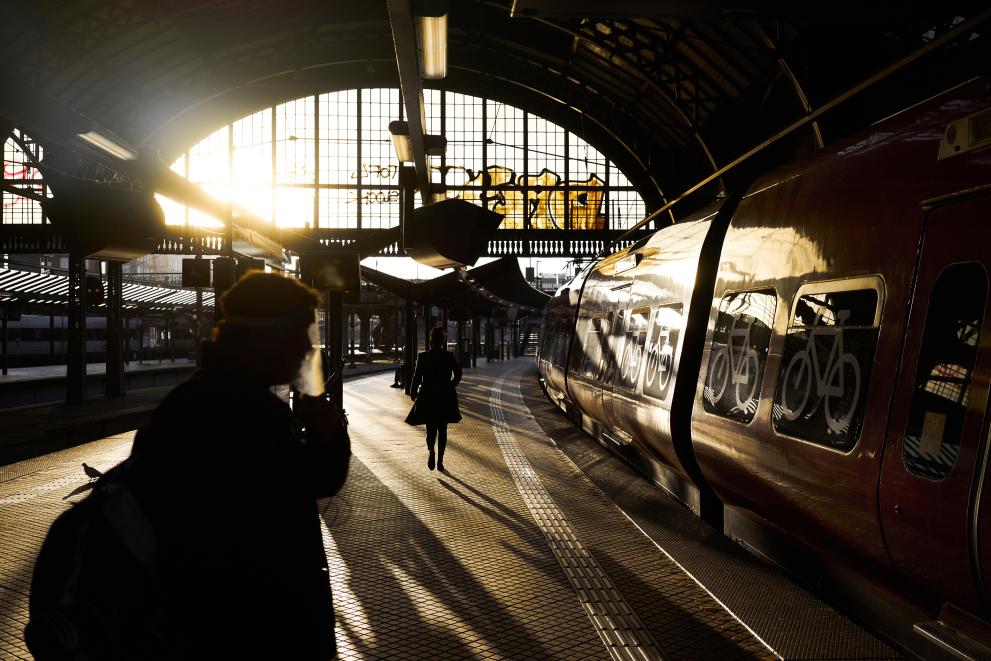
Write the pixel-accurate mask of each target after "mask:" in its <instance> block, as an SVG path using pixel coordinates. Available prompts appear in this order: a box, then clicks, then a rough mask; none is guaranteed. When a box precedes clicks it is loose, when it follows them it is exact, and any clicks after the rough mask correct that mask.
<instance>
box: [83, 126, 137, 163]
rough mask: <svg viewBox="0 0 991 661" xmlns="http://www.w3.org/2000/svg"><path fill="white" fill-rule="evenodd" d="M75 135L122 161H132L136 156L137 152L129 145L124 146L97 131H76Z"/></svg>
mask: <svg viewBox="0 0 991 661" xmlns="http://www.w3.org/2000/svg"><path fill="white" fill-rule="evenodd" d="M77 135H78V136H79V138H80V139H81V140H83V141H85V142H88V143H89V144H90V145H92V146H94V147H96V148H97V149H99V150H100V151H102V152H103V153H105V154H110V155H111V156H114V157H116V158H119V159H120V160H122V161H133V160H135V159H137V158H138V152H136V151H134V150H133V149H131V148H130V147H125V146H124V145H122V144H121V143H119V142H117V141H116V140H114V139H113V138H111V137H110V136H107V135H104V134H102V133H100V132H99V131H87V132H86V133H78V134H77Z"/></svg>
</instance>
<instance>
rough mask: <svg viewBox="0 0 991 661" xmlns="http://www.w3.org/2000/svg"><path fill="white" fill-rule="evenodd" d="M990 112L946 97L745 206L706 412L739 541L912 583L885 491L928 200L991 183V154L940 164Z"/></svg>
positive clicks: (730, 247) (718, 479) (804, 166)
mask: <svg viewBox="0 0 991 661" xmlns="http://www.w3.org/2000/svg"><path fill="white" fill-rule="evenodd" d="M973 91H974V92H976V91H977V90H976V89H975V90H973ZM986 106H987V102H986V101H985V100H982V99H981V98H980V95H979V94H976V93H975V94H973V95H972V96H971V97H970V98H969V99H965V100H961V98H960V97H959V96H955V97H952V98H951V99H947V100H944V101H940V100H936V101H934V102H931V103H930V104H928V105H927V106H924V107H922V108H920V109H916V110H914V111H913V112H910V113H906V114H904V115H902V116H896V117H894V118H892V119H890V120H888V121H887V122H884V123H882V124H879V125H878V126H876V127H875V128H874V129H873V130H872V131H871V132H870V133H869V134H867V135H863V136H859V137H858V138H854V139H852V140H848V141H845V142H844V143H841V144H840V145H838V146H837V147H835V148H831V149H830V150H828V151H827V152H824V153H822V154H819V155H817V156H815V157H812V158H810V159H808V160H807V161H806V162H804V163H800V164H798V165H797V166H795V167H792V168H788V169H783V170H780V171H778V172H775V173H772V174H770V175H768V176H766V177H765V178H763V179H762V180H759V181H758V182H756V183H755V184H754V185H753V186H752V187H751V191H752V192H751V193H750V194H748V195H747V196H745V197H744V199H743V200H742V201H741V203H740V205H739V208H738V209H737V211H736V213H735V214H734V215H733V218H732V222H731V224H730V227H729V230H728V232H727V235H726V240H725V243H724V247H723V251H722V255H721V257H720V264H719V276H718V281H717V284H716V288H715V292H714V295H713V298H712V303H711V312H710V317H709V327H708V331H707V340H706V348H705V353H704V356H703V362H702V370H701V374H700V379H699V383H698V388H697V393H696V399H695V405H694V407H693V414H692V434H693V440H694V448H695V452H696V456H697V458H698V461H699V464H700V466H701V467H702V470H703V472H704V474H705V477H706V479H707V480H708V481H709V483H710V484H712V486H713V487H714V488H715V489H716V491H717V493H718V494H719V496H720V497H721V498H722V499H723V500H724V502H725V503H726V504H727V505H728V506H729V509H730V510H731V512H732V516H730V517H728V519H727V524H726V529H727V532H728V533H729V534H731V535H733V536H735V537H738V538H741V539H742V540H744V541H747V542H748V543H750V544H751V545H753V546H755V547H757V548H759V549H760V550H762V551H764V552H766V553H767V554H768V555H771V556H772V557H773V556H774V555H775V550H774V549H773V548H772V547H771V546H764V548H761V547H762V545H766V544H768V539H764V538H759V537H758V536H755V532H754V531H755V530H756V529H755V528H754V527H753V526H752V525H750V524H751V523H752V522H759V523H760V524H761V525H762V526H766V525H767V524H770V527H773V528H776V529H778V530H779V531H782V532H784V533H786V534H787V535H788V536H791V537H794V538H797V539H798V540H800V541H801V542H802V543H803V544H805V545H806V546H807V547H811V548H813V549H816V550H818V552H819V554H818V557H817V559H816V560H815V562H822V563H824V566H823V567H822V568H821V574H829V573H831V572H833V571H841V572H843V571H846V570H848V569H850V568H853V567H856V568H857V569H856V572H857V573H858V574H859V575H860V576H861V577H862V578H863V579H864V580H865V581H867V582H868V583H873V584H875V586H877V585H882V584H883V585H885V586H888V587H890V586H892V585H894V584H897V583H899V581H900V580H901V578H899V577H896V576H895V574H894V571H893V568H892V565H891V562H890V560H889V557H888V554H887V550H886V546H885V539H884V537H883V534H882V527H881V523H880V520H879V516H878V507H879V503H878V489H879V475H880V473H881V458H882V456H883V454H884V448H885V438H886V430H887V427H888V411H889V408H890V407H891V404H892V396H893V394H894V391H895V386H896V383H897V381H896V379H897V377H898V366H899V364H900V361H901V357H902V349H903V342H904V338H905V332H906V324H907V321H908V312H909V310H910V307H911V303H912V292H913V278H914V275H915V272H916V263H917V257H918V253H919V246H920V241H921V238H922V236H923V234H922V229H923V222H924V219H925V216H926V210H925V209H923V206H922V202H923V201H924V200H926V199H927V198H931V197H935V196H939V195H943V194H947V193H951V192H953V191H956V190H959V189H963V188H967V187H972V186H980V185H981V184H986V183H987V181H986V179H987V173H988V169H987V163H986V162H985V163H982V162H980V157H979V156H977V157H969V156H960V157H955V158H952V159H949V160H946V161H941V162H937V160H936V154H937V153H938V151H939V147H940V140H941V137H942V134H943V131H944V129H945V127H946V126H947V124H948V122H949V121H950V120H952V119H956V118H958V117H959V116H960V115H965V114H967V113H968V112H973V111H975V110H977V109H979V108H981V107H986ZM985 151H986V150H985ZM985 159H986V157H985ZM903 378H904V377H903ZM936 506H937V507H938V506H939V504H936ZM943 515H953V513H951V512H944V513H943ZM790 555H792V556H793V555H794V554H790ZM958 571H961V572H967V571H968V569H967V568H966V567H961V568H959V569H958Z"/></svg>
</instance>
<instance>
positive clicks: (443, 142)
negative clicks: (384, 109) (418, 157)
mask: <svg viewBox="0 0 991 661" xmlns="http://www.w3.org/2000/svg"><path fill="white" fill-rule="evenodd" d="M389 135H390V136H391V137H392V146H393V147H394V148H395V150H396V157H397V158H398V159H399V160H400V161H401V162H403V163H412V162H413V143H412V142H411V141H410V139H409V124H408V123H406V122H404V121H401V120H394V121H391V122H389ZM423 138H424V141H425V142H426V148H427V156H443V155H444V152H445V151H447V138H445V137H444V136H442V135H425V136H423Z"/></svg>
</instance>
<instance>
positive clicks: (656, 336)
mask: <svg viewBox="0 0 991 661" xmlns="http://www.w3.org/2000/svg"><path fill="white" fill-rule="evenodd" d="M670 317H671V318H670V319H669V320H668V321H667V322H663V323H662V322H661V321H660V314H658V321H657V322H656V323H655V324H654V329H653V332H652V333H651V338H650V346H649V347H648V348H647V352H646V354H647V355H646V356H645V358H644V363H645V365H644V378H643V391H644V393H645V394H647V395H650V396H651V397H656V398H658V399H664V398H665V397H666V396H667V392H668V388H669V386H670V385H671V382H672V381H673V377H674V351H675V347H676V346H677V344H678V334H679V323H680V310H679V311H677V312H674V313H673V314H671V315H670Z"/></svg>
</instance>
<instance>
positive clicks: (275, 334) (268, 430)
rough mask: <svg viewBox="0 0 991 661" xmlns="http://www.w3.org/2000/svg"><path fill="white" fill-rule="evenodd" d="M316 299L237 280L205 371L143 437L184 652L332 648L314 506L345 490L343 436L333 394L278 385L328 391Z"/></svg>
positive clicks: (288, 285) (242, 653)
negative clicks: (280, 391) (290, 396)
mask: <svg viewBox="0 0 991 661" xmlns="http://www.w3.org/2000/svg"><path fill="white" fill-rule="evenodd" d="M319 302H320V295H319V294H318V293H317V292H315V291H313V290H311V289H308V288H307V287H304V286H303V285H302V284H300V283H299V282H298V281H296V280H292V279H290V278H285V277H282V276H277V275H274V274H265V273H257V272H256V273H251V274H248V275H247V276H246V277H244V278H243V279H242V280H240V281H239V282H238V283H237V284H236V285H235V286H234V287H233V288H232V289H231V290H230V291H229V292H228V293H227V294H226V295H225V296H224V297H223V299H222V301H221V306H222V308H223V311H224V315H225V316H224V320H223V321H221V322H220V323H219V324H218V326H217V327H216V328H215V330H214V337H213V340H212V341H209V342H204V343H203V346H202V367H201V368H200V369H199V370H197V372H196V373H195V374H194V376H193V377H192V378H191V379H189V380H188V381H187V382H186V383H184V384H182V385H180V386H178V387H177V388H176V389H175V390H173V391H172V392H171V393H170V394H169V395H168V396H167V397H166V398H165V400H164V401H163V402H162V404H161V405H160V406H159V407H158V409H157V410H156V411H155V413H154V415H153V418H152V422H151V426H150V430H151V432H152V434H149V435H148V437H146V438H142V439H141V440H142V441H145V440H147V444H145V443H138V442H136V443H135V448H134V452H135V453H143V452H147V453H148V454H149V456H150V457H153V458H154V463H155V465H156V466H158V467H159V468H160V470H161V478H162V479H161V481H160V482H158V484H159V485H161V487H162V489H161V491H159V492H158V493H157V494H155V497H156V499H157V500H158V501H159V503H160V505H161V506H162V507H163V509H165V510H167V511H168V512H169V516H167V517H166V519H167V521H168V523H169V527H168V528H167V529H166V530H165V532H164V534H165V535H167V538H165V539H163V543H165V544H167V548H168V549H169V554H168V557H169V558H170V560H169V565H170V566H169V574H170V576H169V580H170V582H172V585H173V586H174V589H173V590H172V593H173V594H172V596H173V597H174V598H175V602H174V603H173V604H171V605H172V609H171V610H172V612H171V613H170V614H171V615H173V616H174V617H175V619H174V620H173V624H174V625H175V627H176V629H175V638H174V641H172V642H174V643H175V644H176V646H177V647H176V652H177V653H179V655H180V656H190V657H198V658H249V657H250V658H284V659H289V658H291V659H327V658H331V657H333V656H334V655H335V654H336V646H335V641H334V613H333V607H332V603H331V592H330V583H329V580H328V578H329V577H328V570H327V561H326V556H325V554H324V548H323V539H322V532H321V521H320V517H319V515H318V512H317V504H316V500H317V499H318V498H323V497H326V496H331V495H333V494H335V493H336V492H337V491H338V490H339V489H340V488H341V486H342V485H343V484H344V480H345V479H346V477H347V471H348V461H349V458H350V454H351V450H350V443H349V441H348V436H347V431H346V428H345V427H344V425H343V424H342V420H341V419H340V417H339V412H338V409H337V408H336V406H334V405H333V404H332V403H331V402H328V401H327V400H326V399H325V398H323V397H321V396H305V395H304V396H302V397H299V398H298V399H297V400H296V403H295V411H292V412H291V411H290V409H289V407H288V406H287V405H286V403H285V402H283V401H282V400H281V399H279V398H278V397H276V396H275V395H274V394H272V392H271V391H270V390H269V388H270V387H271V386H275V385H280V384H286V383H295V384H296V385H297V388H298V389H301V390H303V391H304V392H305V391H307V390H311V391H312V392H311V394H314V395H316V394H317V393H319V392H320V391H322V387H320V386H322V378H321V377H322V370H321V369H320V361H319V349H318V348H317V347H314V345H315V344H317V343H318V341H319V335H317V337H314V331H315V327H316V314H315V313H316V308H317V306H318V304H319ZM313 380H316V381H317V382H318V384H314V383H313ZM306 381H309V383H305V382H306ZM170 619H172V618H170Z"/></svg>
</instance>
